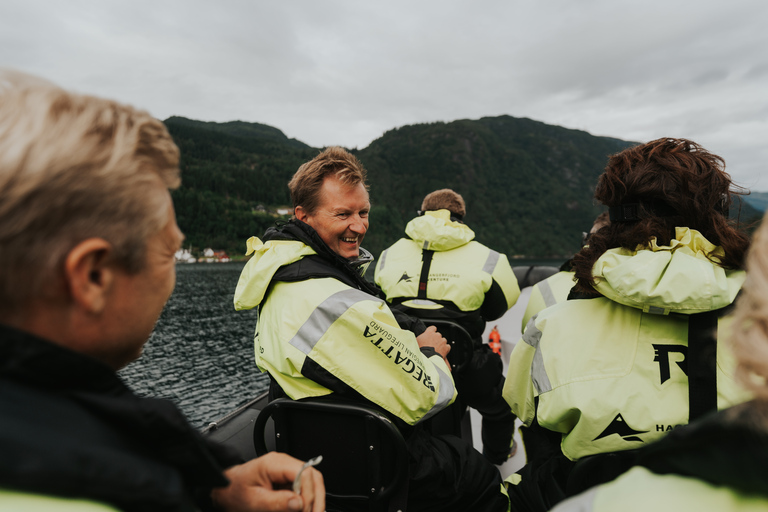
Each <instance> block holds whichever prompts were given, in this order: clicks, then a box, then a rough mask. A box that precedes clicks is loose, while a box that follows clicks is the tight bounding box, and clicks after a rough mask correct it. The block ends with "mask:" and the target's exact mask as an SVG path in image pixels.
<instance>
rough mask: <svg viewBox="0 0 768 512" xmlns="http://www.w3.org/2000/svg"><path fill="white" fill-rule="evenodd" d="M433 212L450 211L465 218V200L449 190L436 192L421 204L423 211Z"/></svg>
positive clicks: (444, 189)
mask: <svg viewBox="0 0 768 512" xmlns="http://www.w3.org/2000/svg"><path fill="white" fill-rule="evenodd" d="M432 210H448V211H449V212H451V213H452V214H454V215H459V216H460V217H464V216H465V215H466V214H467V207H466V205H465V204H464V198H463V197H461V194H459V193H457V192H454V191H453V190H451V189H449V188H442V189H440V190H435V191H434V192H430V193H429V194H427V195H426V197H425V198H424V201H422V203H421V211H424V212H427V211H432Z"/></svg>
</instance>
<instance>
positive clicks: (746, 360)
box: [733, 212, 768, 399]
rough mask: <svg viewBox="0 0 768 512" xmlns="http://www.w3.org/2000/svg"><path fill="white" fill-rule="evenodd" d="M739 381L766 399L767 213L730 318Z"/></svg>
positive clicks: (767, 338) (767, 351) (767, 340)
mask: <svg viewBox="0 0 768 512" xmlns="http://www.w3.org/2000/svg"><path fill="white" fill-rule="evenodd" d="M733 326H734V327H733V338H734V350H735V353H736V357H737V358H738V362H739V367H738V370H737V376H738V377H739V380H740V381H741V382H742V383H743V384H745V385H746V386H747V387H748V388H749V389H751V390H753V391H754V392H755V393H756V394H757V396H759V397H761V398H763V399H768V212H767V213H766V215H765V217H763V222H762V224H760V227H759V228H758V229H757V231H756V232H755V235H754V239H753V241H752V247H751V248H750V250H749V253H748V255H747V280H746V282H745V283H744V286H743V287H742V289H741V294H740V296H739V299H738V301H737V305H736V311H735V312H734V320H733Z"/></svg>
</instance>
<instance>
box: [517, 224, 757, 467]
mask: <svg viewBox="0 0 768 512" xmlns="http://www.w3.org/2000/svg"><path fill="white" fill-rule="evenodd" d="M722 254H723V253H722V249H721V248H719V247H715V246H713V245H712V244H711V243H710V242H709V241H707V240H706V239H705V238H704V237H703V236H702V235H701V234H700V233H698V232H697V231H694V230H690V229H688V228H677V237H676V239H675V240H673V241H672V243H671V244H670V246H658V245H657V244H656V242H655V240H654V241H653V242H652V243H651V244H650V246H649V247H639V248H637V250H635V251H630V250H626V249H612V250H609V251H607V252H606V253H605V254H603V255H602V256H601V257H600V258H599V259H598V261H597V262H596V264H595V266H594V269H593V273H594V276H595V281H596V289H597V291H599V292H600V293H601V294H602V295H603V296H602V297H599V298H594V299H582V300H568V301H566V302H563V303H559V304H556V305H555V306H552V307H550V308H547V309H545V310H543V311H542V312H541V313H540V314H539V315H538V316H537V317H536V318H535V320H534V321H533V322H532V324H531V325H529V327H528V328H527V329H526V330H525V334H524V335H523V338H522V340H521V341H519V342H518V344H517V345H516V346H515V348H514V350H513V352H512V355H511V357H510V364H509V370H508V374H507V375H508V377H507V380H506V382H505V385H504V392H503V393H504V398H505V399H506V400H507V402H508V403H509V404H510V406H511V408H512V412H514V413H515V414H516V415H517V416H518V417H519V418H520V419H521V420H522V421H523V422H524V423H525V424H526V425H531V423H532V422H533V419H534V416H535V417H536V418H537V420H538V423H539V424H540V425H541V426H542V427H544V428H546V429H549V430H552V431H554V432H559V433H560V434H561V435H562V441H561V449H562V452H563V454H564V455H565V456H566V457H568V458H569V459H571V460H578V459H580V458H582V457H584V456H586V455H591V454H598V453H605V452H615V451H621V450H628V449H634V448H639V447H641V446H643V445H644V444H646V443H648V442H650V441H653V440H655V439H658V438H659V437H661V436H663V435H664V434H665V433H666V432H668V431H670V430H672V429H674V428H675V427H676V426H679V425H683V424H686V423H687V421H688V415H689V408H688V377H687V375H686V366H685V358H686V353H687V349H688V347H687V345H688V316H689V315H690V314H693V313H699V312H705V311H714V310H718V309H721V308H723V307H725V306H728V305H729V304H731V303H732V302H733V300H734V298H735V297H736V294H737V293H738V291H739V289H740V288H741V285H742V283H743V282H744V279H745V274H744V272H743V271H731V270H725V269H723V268H722V267H720V266H718V265H716V264H714V263H713V262H712V261H710V260H709V259H708V258H707V255H710V257H713V258H717V257H718V255H722ZM727 326H728V321H727V317H725V318H723V319H720V321H719V322H718V333H717V339H718V343H717V369H716V374H717V406H718V408H725V407H728V406H730V405H733V404H735V403H739V402H741V401H744V400H746V399H748V398H749V393H747V392H746V391H744V390H743V388H741V387H740V386H739V385H738V384H737V383H736V382H735V381H734V378H733V370H734V368H735V361H734V358H733V356H732V354H731V351H730V350H729V347H728V342H727V341H726V340H727ZM536 400H538V404H536Z"/></svg>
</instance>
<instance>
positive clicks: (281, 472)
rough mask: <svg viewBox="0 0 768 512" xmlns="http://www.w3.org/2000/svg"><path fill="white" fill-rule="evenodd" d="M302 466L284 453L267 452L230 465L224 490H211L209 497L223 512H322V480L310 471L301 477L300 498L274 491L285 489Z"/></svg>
mask: <svg viewBox="0 0 768 512" xmlns="http://www.w3.org/2000/svg"><path fill="white" fill-rule="evenodd" d="M303 465H304V463H303V462H302V461H300V460H298V459H295V458H293V457H291V456H289V455H286V454H284V453H274V452H271V453H268V454H266V455H263V456H261V457H258V458H256V459H252V460H250V461H248V462H246V463H245V464H241V465H238V466H233V467H231V468H229V469H227V470H226V472H225V474H226V476H227V478H228V479H229V481H230V484H229V486H227V487H225V488H218V489H214V490H213V492H212V497H213V499H214V502H215V503H217V504H218V505H219V506H220V507H221V508H222V509H223V510H227V511H241V510H242V511H246V510H248V511H256V512H261V511H263V512H272V511H278V510H281V511H285V510H290V511H294V512H322V511H323V510H324V509H325V485H324V483H323V477H322V475H321V474H320V472H319V471H317V470H316V469H314V468H308V469H306V470H304V472H303V473H302V475H301V485H302V491H301V496H299V495H297V494H296V493H294V492H293V491H289V490H278V489H280V488H284V487H286V486H289V485H290V484H291V483H292V482H293V479H294V478H295V477H296V475H297V474H298V473H299V471H300V470H301V468H302V466H303Z"/></svg>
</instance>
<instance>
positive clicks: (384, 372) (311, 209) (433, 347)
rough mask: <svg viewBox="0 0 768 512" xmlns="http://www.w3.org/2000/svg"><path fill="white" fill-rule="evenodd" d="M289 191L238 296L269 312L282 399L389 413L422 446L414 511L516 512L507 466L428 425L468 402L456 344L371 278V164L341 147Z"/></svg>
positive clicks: (261, 351)
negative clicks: (286, 207)
mask: <svg viewBox="0 0 768 512" xmlns="http://www.w3.org/2000/svg"><path fill="white" fill-rule="evenodd" d="M288 187H289V188H290V191H291V199H292V200H293V206H294V213H295V218H294V219H292V220H291V221H289V222H288V223H287V224H284V225H282V226H279V227H276V228H270V229H268V230H267V232H266V234H265V235H264V237H263V240H259V239H258V238H251V239H250V240H248V253H249V254H251V253H252V254H253V257H252V258H251V260H250V261H249V262H248V264H247V265H246V266H245V268H244V269H243V272H242V274H241V276H240V281H239V282H238V285H237V289H236V291H235V308H236V309H249V308H253V307H258V308H259V319H258V325H257V326H256V335H255V347H256V363H257V364H258V366H259V368H260V369H261V370H262V371H266V372H269V374H270V376H271V387H270V395H271V396H270V398H273V399H274V398H278V397H285V396H287V397H289V398H292V399H294V400H298V399H302V398H307V397H318V396H326V395H333V396H338V397H344V398H346V399H352V400H359V401H362V402H365V403H367V404H369V405H370V404H373V405H375V406H377V407H379V408H380V409H381V410H383V411H384V412H385V413H386V414H387V415H388V416H389V417H390V418H392V419H393V421H394V422H395V424H396V425H398V427H399V428H400V430H401V431H402V432H403V434H404V436H405V438H406V440H407V442H408V446H409V448H410V454H411V460H410V476H411V481H410V484H409V495H408V509H409V510H420V511H429V510H435V511H437V510H441V511H462V512H463V511H466V510H488V511H495V510H499V511H501V510H507V506H508V501H507V498H506V496H505V495H504V494H502V493H501V487H500V482H501V479H500V477H499V473H498V471H497V470H496V468H494V467H493V466H492V465H490V464H489V463H487V462H486V461H485V460H484V459H483V458H482V456H481V455H480V454H479V453H478V452H476V451H475V450H474V449H473V448H472V446H471V445H469V444H468V443H466V442H464V441H463V440H461V439H458V438H456V437H452V436H445V437H435V436H432V435H431V434H429V433H428V432H427V431H426V430H425V429H424V428H423V420H425V419H427V418H429V417H431V416H432V415H434V414H435V413H437V412H439V411H440V410H441V409H443V408H444V407H445V406H447V405H448V404H450V403H451V402H453V400H454V399H455V397H456V391H455V387H454V382H453V378H452V377H451V372H450V367H449V365H448V364H447V362H446V361H445V356H446V355H447V354H448V351H449V350H450V348H449V346H448V345H447V344H446V341H445V338H443V337H442V335H440V334H439V333H438V332H437V331H436V330H435V328H434V327H430V328H428V329H427V328H425V326H424V324H423V323H422V322H421V321H420V320H417V319H415V318H412V317H410V316H407V315H405V314H403V313H399V312H397V313H396V312H393V311H392V310H390V308H389V306H388V305H387V303H386V301H384V300H383V297H382V295H381V291H380V290H379V289H378V288H377V287H376V286H375V285H373V284H371V283H369V282H368V281H366V280H365V279H364V277H363V273H364V272H365V269H366V267H367V266H368V264H369V263H370V262H371V259H372V258H371V256H370V254H369V253H368V252H367V251H365V249H363V248H361V247H360V244H361V243H362V241H363V237H364V236H365V233H366V231H367V230H368V212H369V210H370V201H369V198H368V191H367V189H366V185H365V169H364V168H363V167H362V165H361V164H360V162H359V161H358V160H357V158H355V156H353V155H352V154H350V153H348V152H347V151H345V150H344V149H342V148H337V147H331V148H328V149H327V150H325V151H324V152H322V153H321V154H319V155H318V156H317V157H315V158H314V159H312V160H311V161H309V162H307V163H305V164H304V165H302V166H301V167H300V168H299V170H298V171H297V172H296V174H295V175H294V176H293V178H292V179H291V181H290V183H289V184H288Z"/></svg>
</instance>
